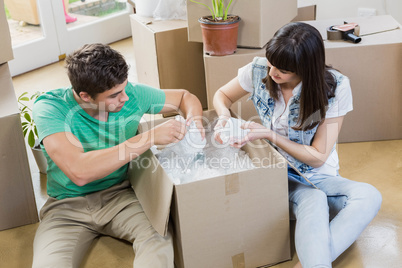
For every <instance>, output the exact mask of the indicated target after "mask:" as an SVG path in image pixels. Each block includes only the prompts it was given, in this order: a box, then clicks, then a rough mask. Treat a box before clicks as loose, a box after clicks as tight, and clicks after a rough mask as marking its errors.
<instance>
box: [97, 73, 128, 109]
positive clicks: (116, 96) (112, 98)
mask: <svg viewBox="0 0 402 268" xmlns="http://www.w3.org/2000/svg"><path fill="white" fill-rule="evenodd" d="M126 85H127V80H126V81H124V82H123V83H122V84H119V85H116V86H115V87H113V88H112V89H109V90H107V91H105V92H102V93H100V94H98V95H97V96H96V97H95V99H93V103H94V104H96V105H97V106H98V109H99V110H100V111H105V112H111V113H117V112H119V111H120V110H121V109H122V108H123V106H124V104H125V103H126V101H128V99H129V98H128V96H127V94H126V92H125V87H126Z"/></svg>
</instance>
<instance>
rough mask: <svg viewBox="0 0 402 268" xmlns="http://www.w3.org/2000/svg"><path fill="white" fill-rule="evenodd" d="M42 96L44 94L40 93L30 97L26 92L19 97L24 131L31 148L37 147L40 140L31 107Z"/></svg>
mask: <svg viewBox="0 0 402 268" xmlns="http://www.w3.org/2000/svg"><path fill="white" fill-rule="evenodd" d="M42 94H43V93H41V92H39V91H38V92H35V93H34V94H32V95H31V96H28V92H24V93H22V94H21V95H20V96H19V97H18V103H19V106H20V107H19V109H20V115H21V126H22V131H23V133H24V138H25V139H27V142H28V145H29V146H30V147H31V148H33V147H34V146H35V141H36V140H37V139H38V130H37V129H36V124H35V122H34V120H33V117H32V109H31V107H30V106H31V105H32V104H33V103H34V102H35V100H36V99H37V98H38V97H39V96H40V95H42ZM38 147H39V145H38Z"/></svg>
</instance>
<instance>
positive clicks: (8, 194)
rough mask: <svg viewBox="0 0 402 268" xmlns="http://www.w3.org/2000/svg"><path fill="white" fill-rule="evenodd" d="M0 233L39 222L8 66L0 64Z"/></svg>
mask: <svg viewBox="0 0 402 268" xmlns="http://www.w3.org/2000/svg"><path fill="white" fill-rule="evenodd" d="M0 85H1V93H2V98H1V100H0V125H1V128H0V159H1V161H0V170H1V172H0V203H1V206H0V230H4V229H9V228H13V227H17V226H21V225H26V224H31V223H35V222H38V221H39V218H38V211H37V208H36V203H35V196H34V191H33V186H32V179H31V172H30V169H29V163H28V156H27V151H26V147H25V140H24V137H23V134H22V127H21V119H20V114H19V110H18V105H17V100H16V97H15V94H14V88H13V85H12V81H11V75H10V71H9V68H8V64H7V63H4V64H2V65H0Z"/></svg>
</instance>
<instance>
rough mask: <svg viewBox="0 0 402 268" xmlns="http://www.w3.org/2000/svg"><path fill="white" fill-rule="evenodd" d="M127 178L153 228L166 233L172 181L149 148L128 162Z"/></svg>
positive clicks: (163, 234) (161, 233) (163, 233)
mask: <svg viewBox="0 0 402 268" xmlns="http://www.w3.org/2000/svg"><path fill="white" fill-rule="evenodd" d="M128 178H129V180H130V182H131V185H132V186H133V189H134V191H135V194H136V195H137V198H138V200H139V201H140V203H141V206H142V208H143V209H144V212H145V214H146V215H147V217H148V219H149V221H150V222H151V224H152V226H153V227H154V228H155V230H156V231H157V232H158V233H159V234H160V235H162V236H165V235H166V234H167V228H168V221H169V214H170V204H171V202H172V194H173V182H172V181H171V180H170V179H169V178H168V177H167V174H166V173H165V171H164V170H163V168H162V167H161V166H160V165H159V161H158V159H156V157H155V156H154V155H153V154H152V152H151V151H150V150H148V151H146V152H145V153H143V154H142V155H140V156H139V157H137V158H136V159H134V160H133V161H131V163H130V167H129V171H128Z"/></svg>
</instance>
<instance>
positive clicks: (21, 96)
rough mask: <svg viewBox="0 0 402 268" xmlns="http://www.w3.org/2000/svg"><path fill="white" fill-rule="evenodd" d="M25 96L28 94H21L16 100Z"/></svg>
mask: <svg viewBox="0 0 402 268" xmlns="http://www.w3.org/2000/svg"><path fill="white" fill-rule="evenodd" d="M26 94H28V92H24V93H22V94H21V95H20V96H19V97H18V100H20V99H21V98H22V97H23V96H25V95H26Z"/></svg>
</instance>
